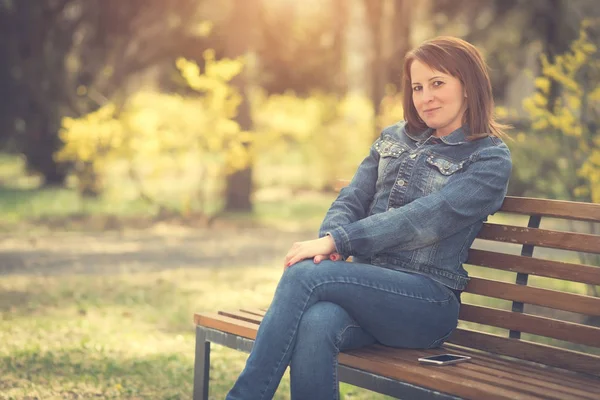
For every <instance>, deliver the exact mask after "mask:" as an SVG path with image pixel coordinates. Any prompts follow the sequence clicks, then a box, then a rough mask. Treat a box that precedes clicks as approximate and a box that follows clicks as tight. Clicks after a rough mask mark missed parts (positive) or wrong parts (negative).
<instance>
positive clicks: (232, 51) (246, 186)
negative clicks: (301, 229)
mask: <svg viewBox="0 0 600 400" xmlns="http://www.w3.org/2000/svg"><path fill="white" fill-rule="evenodd" d="M259 3H260V2H259V1H251V0H235V1H233V8H232V10H231V16H230V19H229V32H228V36H227V38H228V41H227V44H226V47H227V49H226V51H227V56H228V57H231V58H235V57H239V56H242V55H246V54H248V53H249V51H250V49H251V47H252V38H253V36H254V29H255V23H254V22H255V21H256V20H257V18H256V17H257V14H256V13H257V7H258V6H259V5H260V4H259ZM247 69H248V67H247V66H246V68H244V71H243V72H242V73H241V74H240V75H238V76H236V77H235V78H234V80H233V81H232V84H233V85H234V86H235V87H237V89H238V91H239V93H240V94H241V95H242V98H243V100H242V103H241V104H240V106H239V108H238V115H237V118H236V120H237V122H238V123H239V124H240V127H241V128H242V130H245V131H249V130H250V129H252V117H251V115H250V105H249V104H248V96H247V95H246V87H247V84H248V71H247ZM226 185H227V186H226V188H225V207H224V211H226V212H227V211H252V209H253V207H252V199H251V195H252V190H253V182H252V165H250V166H248V167H247V168H245V169H243V170H241V171H237V172H234V173H233V174H231V175H229V176H228V177H227V182H226Z"/></svg>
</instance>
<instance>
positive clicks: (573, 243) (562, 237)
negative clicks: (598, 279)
mask: <svg viewBox="0 0 600 400" xmlns="http://www.w3.org/2000/svg"><path fill="white" fill-rule="evenodd" d="M477 237H478V238H479V239H485V240H494V241H497V242H505V243H518V244H530V245H533V246H541V247H550V248H554V249H563V250H571V251H583V252H587V253H598V254H600V235H589V234H586V233H573V232H561V231H552V230H548V229H537V228H527V227H522V226H512V225H501V224H490V223H485V224H483V227H482V228H481V230H480V231H479V234H478V235H477Z"/></svg>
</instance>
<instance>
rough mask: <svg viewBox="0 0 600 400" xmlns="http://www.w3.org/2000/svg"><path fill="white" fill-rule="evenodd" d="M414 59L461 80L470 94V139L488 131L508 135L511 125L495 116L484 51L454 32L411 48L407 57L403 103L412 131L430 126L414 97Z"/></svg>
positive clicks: (422, 129) (415, 131) (491, 133)
mask: <svg viewBox="0 0 600 400" xmlns="http://www.w3.org/2000/svg"><path fill="white" fill-rule="evenodd" d="M414 60H419V61H420V62H422V63H423V64H425V65H427V66H429V67H430V68H431V69H434V70H436V71H440V72H444V73H446V74H449V75H452V76H453V77H455V78H457V79H459V80H460V81H461V83H462V84H463V86H464V88H465V91H466V94H467V108H466V111H465V114H464V117H463V125H464V124H465V123H467V124H468V125H469V129H470V132H468V133H467V136H468V138H469V139H478V138H480V137H485V136H488V135H492V136H497V137H506V133H505V132H504V130H505V129H508V128H510V127H509V126H508V125H503V124H500V123H498V122H497V121H496V120H495V118H494V98H493V96H492V84H491V82H490V77H489V75H488V67H487V65H486V63H485V61H484V60H483V57H482V56H481V53H480V52H479V50H477V48H476V47H475V46H473V45H472V44H470V43H468V42H466V41H464V40H462V39H458V38H455V37H450V36H440V37H437V38H435V39H431V40H428V41H426V42H424V43H422V44H421V45H420V46H419V47H417V48H415V49H413V50H411V51H410V52H409V53H408V54H407V55H406V57H405V58H404V71H403V75H404V78H403V92H404V98H403V106H404V119H405V120H406V122H407V128H408V131H409V132H411V133H417V132H422V131H424V130H425V129H427V128H428V127H427V125H426V124H425V123H424V122H423V121H421V119H420V118H419V114H418V113H417V110H416V109H415V106H414V104H413V100H412V87H411V80H412V79H411V76H410V67H411V65H412V63H413V61H414Z"/></svg>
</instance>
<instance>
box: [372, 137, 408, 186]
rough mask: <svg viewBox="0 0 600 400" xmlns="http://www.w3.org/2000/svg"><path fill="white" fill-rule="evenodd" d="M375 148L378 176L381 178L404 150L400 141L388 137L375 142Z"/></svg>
mask: <svg viewBox="0 0 600 400" xmlns="http://www.w3.org/2000/svg"><path fill="white" fill-rule="evenodd" d="M375 150H377V152H378V153H379V168H378V173H377V175H378V177H379V178H382V177H383V176H385V174H386V173H387V172H388V171H389V169H390V166H391V165H392V164H393V163H394V162H395V161H397V159H398V158H399V157H400V156H401V155H402V154H404V153H405V152H406V148H404V147H403V146H402V145H401V144H400V143H397V142H393V141H391V140H388V139H383V140H380V141H379V142H377V143H376V144H375Z"/></svg>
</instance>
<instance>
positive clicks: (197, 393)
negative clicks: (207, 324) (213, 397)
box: [194, 326, 210, 400]
mask: <svg viewBox="0 0 600 400" xmlns="http://www.w3.org/2000/svg"><path fill="white" fill-rule="evenodd" d="M209 372H210V342H209V341H208V340H206V331H205V330H204V329H202V328H201V327H199V326H197V327H196V357H195V360H194V400H208V376H209Z"/></svg>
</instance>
